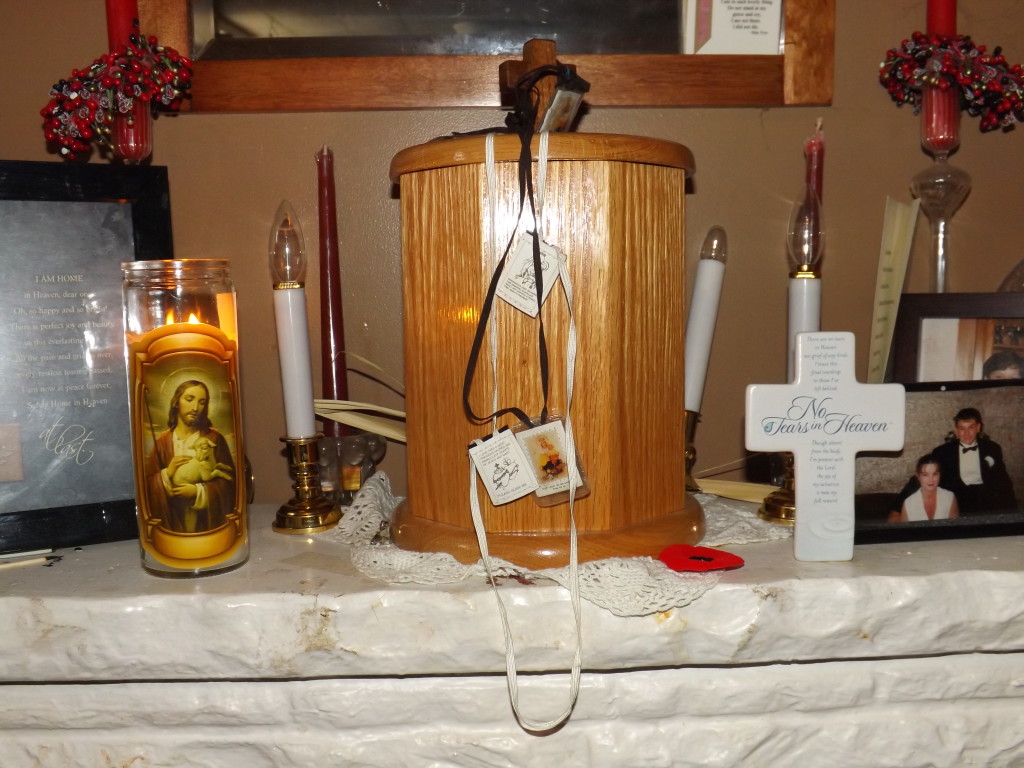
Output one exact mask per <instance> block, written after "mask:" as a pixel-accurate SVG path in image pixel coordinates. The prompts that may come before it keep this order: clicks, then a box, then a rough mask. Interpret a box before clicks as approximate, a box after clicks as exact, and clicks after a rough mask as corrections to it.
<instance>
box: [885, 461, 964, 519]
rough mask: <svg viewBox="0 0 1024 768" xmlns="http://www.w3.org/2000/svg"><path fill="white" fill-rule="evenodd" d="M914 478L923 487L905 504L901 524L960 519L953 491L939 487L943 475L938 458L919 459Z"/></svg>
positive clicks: (901, 513)
mask: <svg viewBox="0 0 1024 768" xmlns="http://www.w3.org/2000/svg"><path fill="white" fill-rule="evenodd" d="M914 476H915V477H916V478H917V482H918V484H919V485H920V486H921V487H920V488H918V489H917V490H916V491H914V493H912V494H911V495H910V496H908V497H907V498H906V500H905V501H904V502H903V508H902V509H901V510H900V515H899V521H900V522H901V523H910V522H917V521H919V520H948V519H950V518H954V517H960V510H959V509H957V505H956V496H954V495H953V492H952V491H947V490H946V489H945V488H940V487H939V480H940V479H941V473H940V470H939V460H938V459H937V458H935V457H934V456H932V455H931V454H928V455H927V456H922V457H921V458H920V459H918V460H917V470H916V471H915V472H914Z"/></svg>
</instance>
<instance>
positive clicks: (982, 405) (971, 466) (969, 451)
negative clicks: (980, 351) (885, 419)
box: [855, 379, 1024, 544]
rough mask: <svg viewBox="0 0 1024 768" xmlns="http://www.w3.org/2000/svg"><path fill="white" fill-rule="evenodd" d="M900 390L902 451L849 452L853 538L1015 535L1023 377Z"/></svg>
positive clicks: (1021, 490)
mask: <svg viewBox="0 0 1024 768" xmlns="http://www.w3.org/2000/svg"><path fill="white" fill-rule="evenodd" d="M906 389H907V410H906V436H905V443H904V447H903V450H902V451H900V452H899V453H863V454H860V455H859V456H858V457H857V461H856V473H857V482H856V498H855V510H856V529H855V541H856V542H857V543H858V544H869V543H875V542H881V541H909V540H915V539H938V538H968V537H975V536H1003V535H1009V534H1021V533H1024V512H1022V511H1021V510H1022V507H1021V502H1022V501H1024V429H1022V428H1021V427H1022V425H1024V380H1020V379H1015V380H1003V381H998V380H996V381H969V382H940V383H916V384H907V385H906Z"/></svg>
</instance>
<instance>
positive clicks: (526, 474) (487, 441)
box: [469, 427, 537, 507]
mask: <svg viewBox="0 0 1024 768" xmlns="http://www.w3.org/2000/svg"><path fill="white" fill-rule="evenodd" d="M469 455H470V457H471V458H472V459H473V464H474V465H475V466H476V471H477V474H478V475H480V479H481V480H482V481H483V483H484V487H485V488H486V489H487V495H488V496H490V497H491V503H492V504H493V505H494V506H496V507H497V506H501V505H502V504H508V503H509V502H510V501H515V500H516V499H520V498H522V497H523V496H526V495H528V494H530V493H533V492H534V491H535V490H537V478H536V477H535V476H534V474H533V472H531V471H530V464H529V461H528V459H527V458H526V454H525V453H523V448H522V446H521V445H519V443H518V441H517V440H516V438H515V435H513V434H512V432H511V431H510V430H509V429H508V428H507V427H506V428H504V429H502V430H500V431H499V432H498V433H497V434H496V435H492V436H490V437H485V438H483V439H481V440H476V441H474V442H473V444H472V445H470V447H469Z"/></svg>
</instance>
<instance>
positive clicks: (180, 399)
mask: <svg viewBox="0 0 1024 768" xmlns="http://www.w3.org/2000/svg"><path fill="white" fill-rule="evenodd" d="M122 269H123V271H124V289H123V297H124V328H125V346H126V363H127V367H128V386H129V408H130V417H131V436H132V459H133V464H134V468H135V488H136V508H137V518H138V524H139V539H140V545H141V548H142V564H143V566H144V567H145V568H146V569H147V570H148V571H150V572H153V573H156V574H159V575H165V576H198V575H203V574H206V573H213V572H219V571H223V570H226V569H229V568H233V567H236V566H238V565H241V564H242V563H244V562H245V561H246V560H247V559H248V556H249V539H248V523H247V503H248V496H249V494H248V488H247V483H246V480H247V473H246V465H245V453H244V443H243V441H242V418H241V404H240V402H239V386H238V335H237V323H236V317H235V292H234V287H233V285H232V283H231V278H230V274H229V269H228V262H227V261H223V260H216V259H183V260H174V261H135V262H126V263H124V264H123V265H122Z"/></svg>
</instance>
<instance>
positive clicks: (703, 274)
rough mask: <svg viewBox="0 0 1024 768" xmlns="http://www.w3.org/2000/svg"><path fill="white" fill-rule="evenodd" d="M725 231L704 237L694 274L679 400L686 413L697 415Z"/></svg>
mask: <svg viewBox="0 0 1024 768" xmlns="http://www.w3.org/2000/svg"><path fill="white" fill-rule="evenodd" d="M725 262H726V238H725V230H723V229H722V228H721V227H712V228H711V229H710V230H709V231H708V234H707V237H705V238H704V247H703V248H701V254H700V260H699V261H698V262H697V274H696V276H695V277H694V281H693V296H692V298H691V299H690V310H689V313H688V315H687V318H686V355H685V358H686V360H685V368H686V370H685V374H684V389H683V401H684V407H685V408H686V410H688V411H693V412H694V413H700V405H701V401H702V399H703V397H704V384H705V382H706V380H707V373H708V362H709V361H710V359H711V341H712V339H713V338H714V336H715V321H716V319H717V318H718V302H719V299H720V298H721V295H722V281H723V279H724V278H725Z"/></svg>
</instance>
